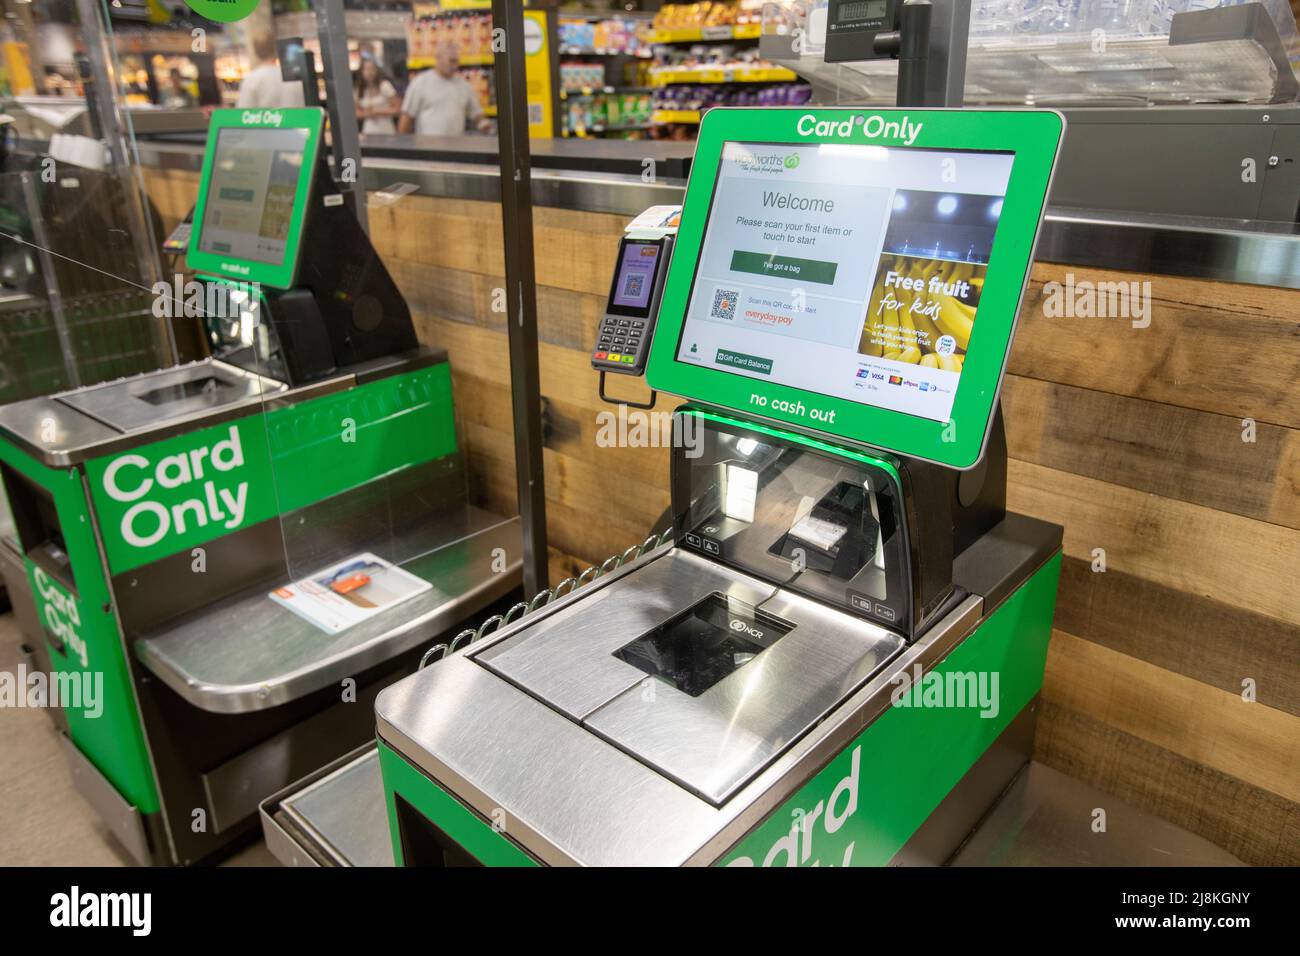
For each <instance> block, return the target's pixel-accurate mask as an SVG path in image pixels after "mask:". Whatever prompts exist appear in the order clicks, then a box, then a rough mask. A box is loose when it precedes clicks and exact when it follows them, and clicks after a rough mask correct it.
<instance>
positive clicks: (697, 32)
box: [645, 23, 763, 43]
mask: <svg viewBox="0 0 1300 956" xmlns="http://www.w3.org/2000/svg"><path fill="white" fill-rule="evenodd" d="M762 29H763V28H762V26H761V24H757V23H741V24H727V25H725V26H716V27H676V28H674V29H671V30H653V29H652V30H647V31H646V32H645V39H646V40H647V41H648V42H650V43H698V42H700V41H701V40H755V39H757V38H758V36H759V34H760V33H762Z"/></svg>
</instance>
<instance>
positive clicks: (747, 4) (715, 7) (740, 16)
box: [654, 0, 763, 30]
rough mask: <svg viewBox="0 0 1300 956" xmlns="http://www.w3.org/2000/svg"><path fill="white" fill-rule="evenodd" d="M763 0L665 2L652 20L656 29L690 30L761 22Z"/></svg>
mask: <svg viewBox="0 0 1300 956" xmlns="http://www.w3.org/2000/svg"><path fill="white" fill-rule="evenodd" d="M762 12H763V0H714V2H709V0H704V2H701V3H666V4H664V5H663V6H662V7H660V8H659V12H658V13H656V14H655V17H654V29H655V30H689V29H694V28H702V27H721V26H740V25H745V24H750V23H752V24H758V23H760V22H761V21H762Z"/></svg>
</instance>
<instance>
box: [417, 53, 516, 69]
mask: <svg viewBox="0 0 1300 956" xmlns="http://www.w3.org/2000/svg"><path fill="white" fill-rule="evenodd" d="M436 62H437V61H436V60H435V59H434V58H433V57H431V56H412V57H407V60H406V68H407V69H408V70H428V69H431V68H432V67H433V66H434V64H435V63H436ZM495 62H496V60H495V59H494V58H493V56H492V54H491V53H467V54H465V55H464V56H462V57H461V58H460V65H461V66H491V65H492V64H493V63H495Z"/></svg>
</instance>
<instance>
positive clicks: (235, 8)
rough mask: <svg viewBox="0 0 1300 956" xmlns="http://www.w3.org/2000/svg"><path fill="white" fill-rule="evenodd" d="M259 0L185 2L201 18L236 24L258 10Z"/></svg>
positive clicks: (193, 0)
mask: <svg viewBox="0 0 1300 956" xmlns="http://www.w3.org/2000/svg"><path fill="white" fill-rule="evenodd" d="M257 3H258V0H185V5H186V6H188V7H189V8H190V9H191V10H193V11H194V12H195V13H197V14H198V15H199V16H201V17H206V18H207V19H209V20H216V21H217V22H218V23H234V22H235V21H236V20H242V19H244V17H246V16H248V15H249V14H250V13H252V12H253V11H254V10H256V9H257Z"/></svg>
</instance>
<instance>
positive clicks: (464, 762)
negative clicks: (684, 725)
mask: <svg viewBox="0 0 1300 956" xmlns="http://www.w3.org/2000/svg"><path fill="white" fill-rule="evenodd" d="M683 560H686V561H688V562H699V559H698V558H694V557H693V556H686V555H683V554H682V552H680V551H679V550H678V549H675V548H674V549H670V550H667V551H661V552H656V553H654V554H653V555H652V556H647V557H646V558H642V559H639V560H637V561H633V562H630V563H629V564H627V565H624V566H623V567H621V568H619V569H618V570H617V571H614V572H612V573H610V574H608V575H603V576H601V577H600V578H597V579H596V580H595V581H593V582H592V583H591V584H589V585H588V586H587V587H586V588H584V589H582V590H581V591H578V592H574V593H573V594H571V595H569V596H566V597H565V598H563V599H561V600H560V601H558V602H556V603H554V604H551V605H547V606H546V607H544V608H542V609H541V610H540V611H538V612H536V613H535V614H530V615H528V616H526V617H524V618H523V619H522V620H520V621H518V622H516V623H515V624H514V625H512V626H510V627H507V628H505V629H503V630H502V631H501V632H500V633H499V634H494V635H492V636H489V637H488V638H486V639H485V641H484V642H483V643H481V644H478V645H474V646H473V647H472V648H470V649H468V650H465V651H461V652H459V653H456V654H453V655H451V656H450V657H447V658H444V659H443V660H441V661H439V662H438V663H436V664H434V665H433V666H430V667H427V668H425V669H424V670H422V671H419V672H418V673H416V674H414V675H412V676H411V677H409V678H407V679H405V680H403V681H400V682H398V683H397V684H394V685H392V686H390V687H388V688H386V689H385V690H384V691H383V692H381V694H380V695H379V698H378V699H377V701H376V703H375V716H376V721H377V724H378V733H379V737H380V739H381V740H383V741H385V742H386V743H387V744H388V745H389V746H391V747H393V748H394V749H395V750H397V751H398V752H399V753H401V754H402V755H403V757H404V758H405V759H406V760H408V761H409V762H411V763H412V764H413V765H414V766H416V767H418V768H419V769H420V770H421V771H423V772H424V773H427V774H428V775H429V776H431V777H432V778H433V779H434V780H435V781H437V782H438V783H439V784H440V785H441V786H444V787H448V788H450V789H451V790H452V791H453V792H454V793H455V794H456V795H457V797H459V798H460V799H461V800H463V801H465V802H466V803H467V804H468V805H469V806H470V807H471V808H472V809H474V810H476V811H477V812H479V813H480V814H482V815H483V816H485V817H488V818H491V815H492V813H493V812H494V809H500V808H503V807H505V808H509V812H510V821H509V828H510V834H511V836H512V837H513V838H514V839H515V840H516V841H517V842H518V843H520V844H521V845H522V846H523V847H524V848H525V849H527V850H528V852H530V853H532V854H533V855H535V856H536V857H537V858H538V859H539V860H541V861H543V862H545V863H548V864H552V865H572V864H579V865H592V866H599V865H620V866H647V865H672V866H676V865H681V864H702V863H703V864H707V863H712V862H715V861H716V860H717V858H718V857H719V856H720V855H721V854H722V853H723V852H724V851H725V850H726V849H727V848H729V847H731V846H732V845H734V843H735V841H736V840H737V839H738V838H739V837H740V835H742V834H744V833H746V832H748V831H749V830H750V829H752V828H753V827H754V826H755V825H757V824H758V822H759V821H761V820H762V819H764V818H765V817H766V816H767V815H768V814H769V813H771V811H772V810H773V809H774V808H775V807H777V806H779V805H780V803H781V802H782V801H783V800H785V799H786V798H787V797H788V796H789V795H790V794H791V793H793V792H794V791H795V790H796V789H797V787H798V786H799V785H800V784H801V783H802V782H804V781H805V780H806V779H807V778H808V775H809V774H810V772H811V770H812V769H813V768H815V767H819V766H822V765H824V764H825V763H826V762H827V761H828V760H829V759H830V757H831V756H832V755H833V754H835V753H838V752H839V751H840V750H841V749H843V748H844V747H845V746H846V745H847V744H848V742H849V741H850V740H852V739H853V738H854V737H856V736H857V735H858V734H860V733H861V732H862V730H863V729H864V728H865V727H866V726H867V725H868V724H870V723H871V722H872V721H873V720H875V719H876V718H877V717H878V716H879V715H880V714H881V713H882V712H884V711H885V710H886V709H887V707H888V706H889V701H890V693H891V691H892V690H893V689H894V687H895V686H896V685H895V684H894V683H891V680H892V678H893V675H896V674H897V673H900V672H904V671H907V670H908V669H910V668H912V667H913V666H914V665H919V666H921V667H922V668H923V669H928V668H930V667H932V666H933V665H934V664H935V663H936V662H938V661H940V660H942V659H943V658H944V657H946V656H947V655H948V654H949V653H950V652H951V651H952V649H953V647H955V646H956V644H957V643H958V641H959V640H960V639H961V638H963V637H965V636H966V635H967V634H968V633H970V631H971V630H972V629H973V628H974V627H975V625H976V624H977V622H978V621H979V620H980V618H981V616H982V613H983V609H984V602H983V599H982V598H979V597H975V596H970V597H967V598H966V599H965V600H964V601H963V602H962V603H961V604H960V605H958V606H957V607H956V608H955V609H954V610H953V611H951V612H950V613H949V614H948V615H947V616H945V617H944V619H943V620H941V621H940V622H938V623H937V624H936V625H935V626H934V627H932V628H931V629H930V630H929V631H928V632H927V633H926V634H925V635H923V636H922V637H921V638H920V639H919V640H917V642H916V643H914V644H912V645H910V646H908V647H906V648H905V649H903V650H901V651H900V652H899V653H898V654H897V655H896V656H895V657H893V658H892V661H891V662H890V663H889V664H887V665H886V666H885V667H884V668H882V669H876V670H875V673H874V675H871V670H872V668H871V667H869V666H863V667H858V666H857V665H856V664H854V665H850V668H849V669H850V670H851V671H852V672H853V676H852V678H851V679H853V680H858V681H860V685H859V686H858V687H857V688H856V689H853V688H852V687H849V688H847V690H846V692H845V693H844V694H843V695H842V696H841V697H840V699H839V702H838V704H837V705H834V706H833V708H832V710H831V711H830V712H829V713H828V714H826V715H825V717H824V719H822V720H821V721H820V722H819V723H817V724H816V726H815V727H813V728H812V729H811V730H808V731H806V732H804V733H803V734H802V735H799V736H797V738H796V739H794V740H787V741H783V742H782V746H783V747H784V750H783V752H780V753H779V754H778V755H776V756H774V757H771V758H770V759H769V760H768V762H767V763H766V764H765V765H764V763H763V762H762V761H761V760H760V761H756V762H754V761H751V762H750V767H751V776H749V777H748V778H746V779H745V782H743V783H742V784H741V786H740V787H739V788H738V789H735V788H733V789H731V790H729V791H728V792H729V793H730V796H729V797H728V798H727V799H726V800H725V802H724V803H722V804H720V805H719V804H715V803H713V802H712V801H711V800H709V799H705V798H704V797H702V796H700V795H698V791H700V790H702V789H704V788H703V787H701V786H699V785H698V784H697V786H696V788H695V790H688V789H686V787H685V786H682V785H681V783H680V776H681V775H684V774H683V773H682V770H681V768H680V767H676V766H675V767H672V768H666V769H667V771H668V773H669V774H672V775H673V776H669V775H665V773H664V772H663V771H662V770H656V769H652V766H651V763H650V761H651V760H653V761H656V762H658V761H659V759H660V756H661V755H660V754H659V753H654V754H648V755H646V756H634V755H633V754H632V753H630V752H628V750H626V749H624V748H623V747H622V746H616V745H612V744H610V743H608V742H607V739H606V738H605V737H604V736H603V735H602V734H600V733H599V732H596V731H594V729H588V728H587V727H586V726H585V725H584V724H580V723H578V722H577V721H575V720H574V719H572V718H571V717H570V716H567V715H566V714H565V713H562V712H561V710H560V709H558V708H556V707H554V706H552V705H548V704H547V703H545V702H543V700H541V699H539V698H538V697H537V696H534V695H533V694H534V693H536V691H535V690H534V692H533V693H528V692H525V691H523V690H521V689H520V687H519V686H518V685H517V684H515V683H513V682H510V681H507V680H504V679H502V678H501V677H500V676H498V672H497V671H496V669H495V667H492V668H490V667H489V666H484V665H485V664H491V663H492V661H490V660H484V659H485V658H492V657H495V658H496V660H497V661H498V662H500V661H504V660H505V659H506V657H507V656H508V649H507V648H506V645H507V644H510V643H511V642H513V641H515V640H517V639H519V638H520V637H521V636H522V635H529V634H530V633H531V634H535V635H539V636H540V641H539V647H543V646H544V645H553V646H556V648H557V650H559V651H560V652H561V654H562V655H563V651H564V649H563V648H561V647H558V645H559V643H560V641H558V640H556V638H557V637H558V638H563V631H562V630H556V629H554V628H552V627H550V626H549V625H548V622H552V623H562V622H563V620H564V619H567V618H569V617H572V616H574V615H578V614H582V615H590V614H593V613H594V614H596V616H597V617H600V616H601V615H602V614H604V615H605V618H606V619H608V615H609V614H617V613H618V607H619V606H620V604H621V605H623V606H625V607H626V610H627V613H629V614H633V615H635V614H638V613H641V614H645V615H647V616H648V617H654V616H655V603H654V602H653V601H651V602H648V603H646V602H643V601H642V600H641V598H643V597H644V593H640V594H638V597H637V600H636V601H632V602H627V601H621V600H620V598H621V596H622V595H626V594H627V593H630V592H632V591H636V590H638V589H639V586H640V580H639V579H643V578H644V577H645V576H646V574H647V573H648V572H652V570H653V573H654V574H659V575H664V576H665V578H671V577H672V575H671V574H670V573H668V572H667V568H666V566H665V563H667V564H671V563H672V562H676V561H683ZM700 563H702V562H700ZM727 574H728V575H734V579H735V580H733V581H731V583H730V584H728V585H727V590H728V592H730V590H731V588H732V587H739V588H741V589H742V590H744V591H745V593H749V594H750V595H751V596H752V595H753V594H755V593H757V594H763V595H766V594H768V593H770V592H771V591H772V590H773V589H772V587H771V586H770V585H766V584H764V583H762V582H758V581H756V579H752V578H746V576H744V575H741V574H738V573H736V572H727ZM745 582H748V583H747V584H746V583H745ZM707 583H709V582H703V581H702V582H700V586H702V585H704V584H707ZM712 583H716V581H715V582H712ZM678 597H679V600H677V601H673V602H672V603H673V604H677V603H686V601H687V598H685V597H683V596H680V595H679V596H678ZM786 597H787V598H791V599H792V600H793V596H791V595H786ZM798 600H802V599H798ZM602 603H603V604H604V605H605V607H606V610H605V611H604V612H601V611H600V605H601V604H602ZM806 603H807V604H809V605H811V604H812V602H806ZM768 607H771V604H769V605H768ZM659 610H663V608H659ZM788 610H789V609H788V608H787V611H788ZM624 623H626V622H624ZM860 626H861V622H859V627H860ZM810 629H811V628H810ZM548 632H549V633H548ZM587 633H590V632H587ZM796 633H797V631H794V630H792V631H790V632H789V634H787V636H786V637H785V638H782V641H789V640H791V639H792V638H793V637H794V635H795V634H796ZM548 638H549V639H548ZM780 643H781V642H778V643H777V644H776V645H775V646H774V647H773V648H772V649H773V650H776V649H779V648H780ZM524 646H527V645H526V644H525V645H524ZM791 646H792V647H794V645H793V644H792V645H791ZM498 648H500V650H497V649H498ZM566 659H567V658H566ZM841 659H842V658H841ZM832 669H833V668H832ZM731 678H739V681H740V682H741V683H746V682H748V681H750V680H751V679H752V680H755V681H757V682H758V684H759V685H761V686H755V687H753V688H750V692H751V696H752V697H753V698H755V699H756V698H757V697H759V696H761V695H762V694H763V693H764V687H765V686H766V685H765V684H764V682H763V679H762V678H763V672H762V670H756V671H752V672H751V673H749V674H746V673H745V671H744V669H743V668H742V669H741V670H739V671H736V672H733V674H732V675H731ZM726 682H727V679H725V678H724V679H723V680H722V681H721V682H720V683H719V684H716V685H714V686H715V687H720V686H721V685H722V684H725V683H726ZM735 682H736V681H734V680H733V683H735ZM657 693H658V694H659V696H660V699H661V700H662V699H663V693H664V691H663V689H662V688H659V689H657ZM705 693H706V694H707V691H706V692H705ZM704 696H705V695H701V696H700V697H698V698H696V700H697V701H700V700H703V697H704ZM758 709H759V708H757V707H756V705H755V704H754V702H753V701H752V700H751V701H748V702H746V701H741V702H740V704H739V705H737V706H736V707H735V708H734V710H733V717H734V725H735V726H737V727H742V726H743V725H744V723H745V721H746V720H747V719H748V718H749V717H752V716H753V714H754V712H755V711H756V710H758ZM597 712H599V711H597ZM803 716H806V715H799V719H793V720H791V721H789V722H787V726H790V727H793V726H795V725H796V724H802V723H803V720H802V719H801V718H802V717H803ZM651 729H652V730H653V728H651ZM702 732H703V733H704V734H706V735H707V734H708V732H709V731H708V729H705V730H704V731H702ZM647 741H648V742H649V743H650V744H653V743H654V741H653V739H651V738H647ZM716 741H717V738H716V737H715V738H713V742H714V743H715V744H716ZM678 744H679V748H680V749H682V750H683V751H685V750H687V749H689V748H688V747H687V743H686V742H685V741H684V740H682V739H679V740H678ZM714 749H715V750H716V747H715V748H714ZM520 768H527V771H528V772H527V773H521V771H520ZM755 768H757V769H756V772H755ZM693 773H694V772H693V771H692V774H693Z"/></svg>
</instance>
